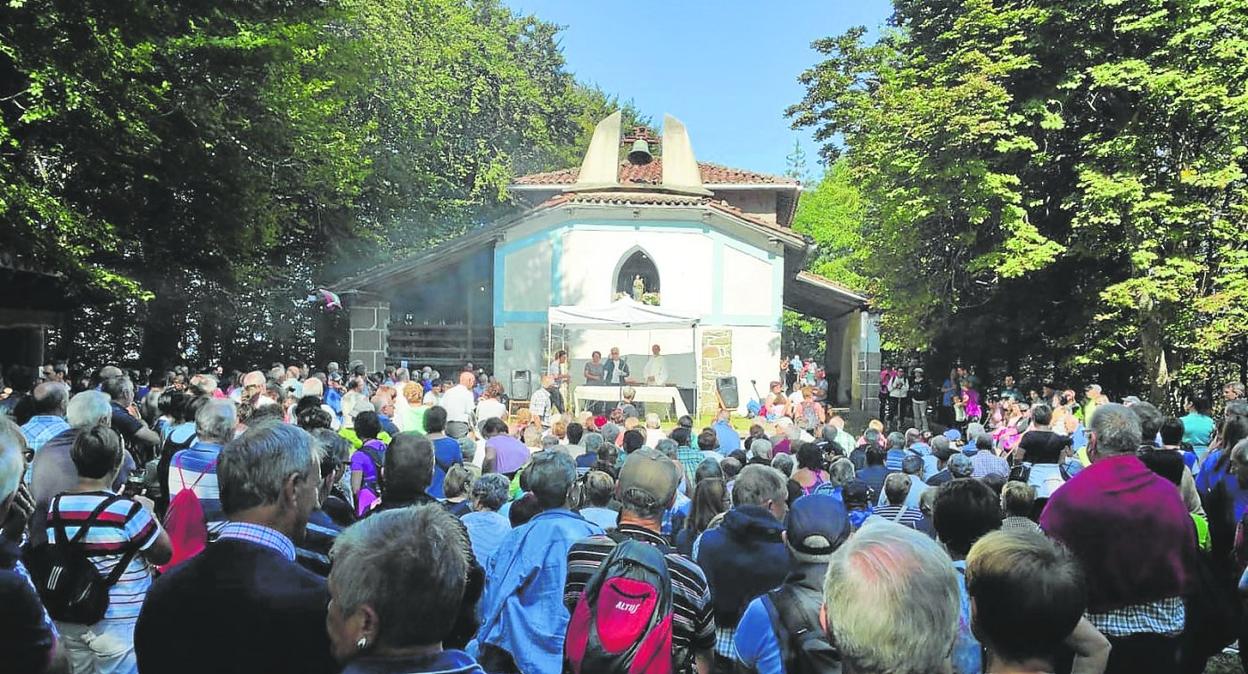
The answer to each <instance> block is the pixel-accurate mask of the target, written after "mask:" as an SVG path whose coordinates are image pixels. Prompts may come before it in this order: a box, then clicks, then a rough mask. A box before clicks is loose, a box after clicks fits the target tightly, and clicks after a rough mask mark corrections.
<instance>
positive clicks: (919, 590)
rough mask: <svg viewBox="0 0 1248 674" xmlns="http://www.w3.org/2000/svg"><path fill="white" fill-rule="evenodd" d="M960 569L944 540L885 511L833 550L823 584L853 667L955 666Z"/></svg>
mask: <svg viewBox="0 0 1248 674" xmlns="http://www.w3.org/2000/svg"><path fill="white" fill-rule="evenodd" d="M955 574H956V572H955V571H954V569H953V562H952V560H950V559H949V555H948V554H947V553H945V551H944V550H943V549H942V548H941V547H940V544H939V543H937V542H936V541H933V540H932V539H931V538H929V537H927V536H926V535H924V534H921V533H919V532H917V531H915V530H913V529H910V528H907V527H903V526H900V525H897V524H894V523H892V522H888V521H885V520H882V519H880V518H871V519H870V520H868V521H867V523H866V524H864V525H863V526H862V528H861V529H859V530H858V532H857V533H855V534H854V535H853V536H850V537H849V540H848V541H847V542H846V543H845V544H844V545H842V546H841V547H840V548H838V549H837V550H836V552H834V553H833V554H832V560H831V561H830V562H829V563H828V573H827V576H826V577H825V580H824V584H823V599H824V606H825V607H826V611H827V615H828V621H827V623H828V629H829V636H830V637H831V639H832V641H833V642H834V643H836V645H837V648H839V649H840V652H841V659H842V662H843V663H844V668H845V671H846V672H853V674H930V673H932V672H948V671H950V663H949V653H950V648H951V647H952V645H953V639H954V635H955V634H956V632H957V628H958V617H959V604H958V583H957V577H956V575H955ZM916 606H918V607H922V610H915V607H916Z"/></svg>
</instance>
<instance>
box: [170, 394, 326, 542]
mask: <svg viewBox="0 0 1248 674" xmlns="http://www.w3.org/2000/svg"><path fill="white" fill-rule="evenodd" d="M237 426H238V412H237V411H236V410H235V408H234V403H232V402H230V401H229V400H210V401H208V402H207V403H205V404H204V406H203V407H201V408H199V412H198V413H196V414H195V434H196V437H195V442H194V443H192V444H191V446H190V447H188V448H186V449H184V450H182V451H180V452H178V453H176V454H174V455H173V459H172V460H171V461H170V462H169V474H168V485H169V488H168V491H167V493H168V494H169V500H170V502H172V501H173V499H174V498H175V497H177V495H178V494H179V493H181V492H182V491H183V490H186V489H190V490H191V491H193V492H195V496H196V497H197V498H198V499H199V505H200V507H201V508H203V509H204V524H205V525H206V526H207V527H208V538H209V540H213V539H215V538H216V534H217V530H219V529H220V528H221V527H222V526H224V525H225V513H224V512H222V511H221V492H220V489H219V487H218V485H217V462H218V460H219V459H220V456H221V450H222V448H224V447H225V443H227V442H229V441H230V440H233V439H234V430H235V428H236V427H237ZM318 505H319V504H318Z"/></svg>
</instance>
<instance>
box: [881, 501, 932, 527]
mask: <svg viewBox="0 0 1248 674" xmlns="http://www.w3.org/2000/svg"><path fill="white" fill-rule="evenodd" d="M903 508H904V509H905V511H906V512H905V513H904V514H902V516H901V517H900V518H898V517H897V513H898V512H900V511H901V510H902V509H903ZM872 517H880V518H883V519H886V520H888V521H889V522H897V523H898V524H902V525H905V526H908V527H910V528H911V529H916V528H918V524H919V522H920V521H921V520H922V519H923V513H922V512H921V511H920V510H919V509H918V508H906V506H905V505H904V504H903V505H885V506H877V507H876V509H875V514H874V515H872Z"/></svg>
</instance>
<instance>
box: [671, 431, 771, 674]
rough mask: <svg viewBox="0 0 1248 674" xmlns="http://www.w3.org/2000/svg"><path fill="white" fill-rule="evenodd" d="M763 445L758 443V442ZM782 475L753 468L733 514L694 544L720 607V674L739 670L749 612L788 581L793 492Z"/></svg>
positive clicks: (736, 488) (746, 472) (739, 487)
mask: <svg viewBox="0 0 1248 674" xmlns="http://www.w3.org/2000/svg"><path fill="white" fill-rule="evenodd" d="M756 442H757V441H756ZM785 482H786V481H785V477H784V476H783V475H781V474H780V471H778V470H776V469H774V468H771V467H769V466H757V465H750V466H746V467H745V468H743V469H741V473H740V474H739V475H738V476H737V479H736V482H735V483H734V485H733V488H732V502H733V508H732V510H729V511H728V513H727V514H726V515H724V521H723V523H722V524H720V525H719V527H717V528H715V529H708V530H707V531H706V532H705V533H703V534H702V537H701V538H700V539H698V541H697V542H696V543H695V544H694V550H693V555H694V561H696V562H697V563H698V565H699V566H701V567H702V570H703V571H704V572H705V573H706V580H707V583H708V584H709V585H710V587H711V603H712V604H713V605H714V607H715V671H717V672H730V671H732V667H733V650H734V649H733V637H734V635H735V633H736V630H737V622H738V621H739V620H740V619H741V614H742V613H743V612H744V611H745V607H746V606H747V605H748V604H749V603H750V601H751V600H752V599H754V598H755V597H757V596H759V595H761V594H763V593H764V592H767V591H768V590H771V589H772V588H775V587H777V586H778V585H780V583H781V582H783V581H784V578H785V576H787V575H788V573H789V568H790V560H789V551H788V548H787V547H785V544H784V538H783V533H784V525H783V524H781V522H782V521H783V520H784V516H785V514H786V513H787V512H788V505H787V499H788V495H789V493H788V488H787V486H786V484H785Z"/></svg>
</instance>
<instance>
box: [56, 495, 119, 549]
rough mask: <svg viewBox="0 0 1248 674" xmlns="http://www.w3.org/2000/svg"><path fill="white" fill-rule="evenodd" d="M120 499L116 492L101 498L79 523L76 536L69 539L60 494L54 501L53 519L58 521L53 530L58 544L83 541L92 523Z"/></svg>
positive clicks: (71, 543)
mask: <svg viewBox="0 0 1248 674" xmlns="http://www.w3.org/2000/svg"><path fill="white" fill-rule="evenodd" d="M119 500H121V497H120V496H117V495H116V494H114V495H112V496H108V497H105V498H104V499H103V500H101V501H100V503H99V505H97V506H95V509H94V510H92V511H91V514H90V515H87V519H86V520H84V521H83V522H82V524H80V525H78V531H77V532H76V533H74V537H73V538H72V539H69V538H67V537H66V535H65V523H64V520H62V519H61V499H60V497H59V496H58V497H57V498H56V499H55V500H54V501H53V502H52V518H53V521H54V522H56V524H54V525H53V526H52V532H53V535H54V536H55V537H56V543H57V545H74V544H76V543H78V542H79V541H81V540H82V539H83V538H84V537H86V535H87V531H88V530H89V529H90V528H91V525H93V524H95V522H96V520H98V519H99V517H100V515H101V514H102V513H103V512H104V511H105V510H107V509H108V507H109V506H110V505H112V504H113V503H114V502H116V501H119Z"/></svg>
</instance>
